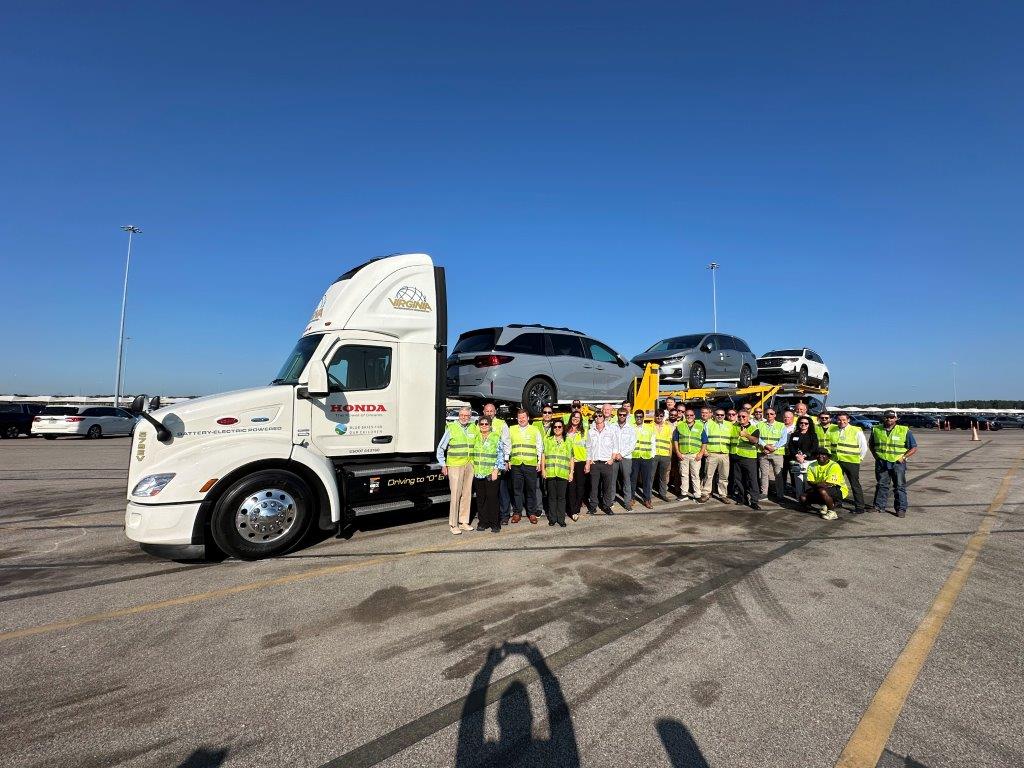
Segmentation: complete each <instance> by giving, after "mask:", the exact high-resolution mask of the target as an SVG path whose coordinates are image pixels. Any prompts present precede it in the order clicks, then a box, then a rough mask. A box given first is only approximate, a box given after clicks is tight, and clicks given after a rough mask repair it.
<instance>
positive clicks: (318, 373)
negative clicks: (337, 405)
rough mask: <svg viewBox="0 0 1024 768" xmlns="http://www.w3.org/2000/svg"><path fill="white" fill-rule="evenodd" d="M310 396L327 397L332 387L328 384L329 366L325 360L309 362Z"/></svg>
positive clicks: (308, 386)
mask: <svg viewBox="0 0 1024 768" xmlns="http://www.w3.org/2000/svg"><path fill="white" fill-rule="evenodd" d="M306 388H307V390H308V394H309V396H310V397H327V395H329V394H330V388H329V387H328V384H327V366H326V365H324V361H323V360H313V361H312V362H311V363H310V364H309V384H307V385H306Z"/></svg>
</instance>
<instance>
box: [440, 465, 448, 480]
mask: <svg viewBox="0 0 1024 768" xmlns="http://www.w3.org/2000/svg"><path fill="white" fill-rule="evenodd" d="M441 474H442V475H444V476H445V477H448V465H447V464H445V465H444V466H443V467H441Z"/></svg>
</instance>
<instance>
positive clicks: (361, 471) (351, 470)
mask: <svg viewBox="0 0 1024 768" xmlns="http://www.w3.org/2000/svg"><path fill="white" fill-rule="evenodd" d="M423 468H424V466H423V465H418V466H416V467H413V466H412V465H411V464H371V465H369V466H355V467H346V468H345V472H346V474H348V475H349V476H350V477H371V476H374V477H376V476H384V475H409V474H412V473H413V472H421V471H422V470H423ZM426 468H427V469H429V470H431V471H433V472H440V471H441V465H440V464H437V463H434V464H427V465H426Z"/></svg>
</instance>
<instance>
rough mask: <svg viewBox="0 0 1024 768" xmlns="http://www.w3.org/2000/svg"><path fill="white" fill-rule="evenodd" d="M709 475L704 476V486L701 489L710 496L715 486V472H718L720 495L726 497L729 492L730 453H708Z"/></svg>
mask: <svg viewBox="0 0 1024 768" xmlns="http://www.w3.org/2000/svg"><path fill="white" fill-rule="evenodd" d="M707 460H708V466H707V475H706V476H705V478H704V487H703V488H702V489H701V491H702V492H703V494H704V495H705V496H710V495H711V491H712V489H713V488H714V487H715V473H718V485H717V487H718V495H719V496H721V497H722V498H725V497H726V496H727V495H728V493H729V454H728V453H709V454H708V455H707Z"/></svg>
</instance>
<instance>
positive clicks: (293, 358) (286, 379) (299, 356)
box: [270, 333, 323, 384]
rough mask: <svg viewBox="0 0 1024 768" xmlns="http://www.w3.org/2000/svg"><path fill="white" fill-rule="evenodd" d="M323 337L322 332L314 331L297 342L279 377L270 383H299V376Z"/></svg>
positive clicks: (278, 374)
mask: <svg viewBox="0 0 1024 768" xmlns="http://www.w3.org/2000/svg"><path fill="white" fill-rule="evenodd" d="M322 338H323V334H322V333H314V334H312V335H311V336H303V337H302V338H301V339H299V340H298V341H297V342H295V348H294V349H292V351H291V354H289V355H288V358H287V359H286V360H285V361H284V365H282V366H281V370H280V371H278V372H277V378H276V379H274V380H273V381H272V382H270V383H271V384H298V383H299V376H301V375H302V372H303V371H304V370H305V369H306V363H308V362H309V358H311V357H312V356H313V353H314V352H316V348H317V346H318V345H319V344H320V339H322Z"/></svg>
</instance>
